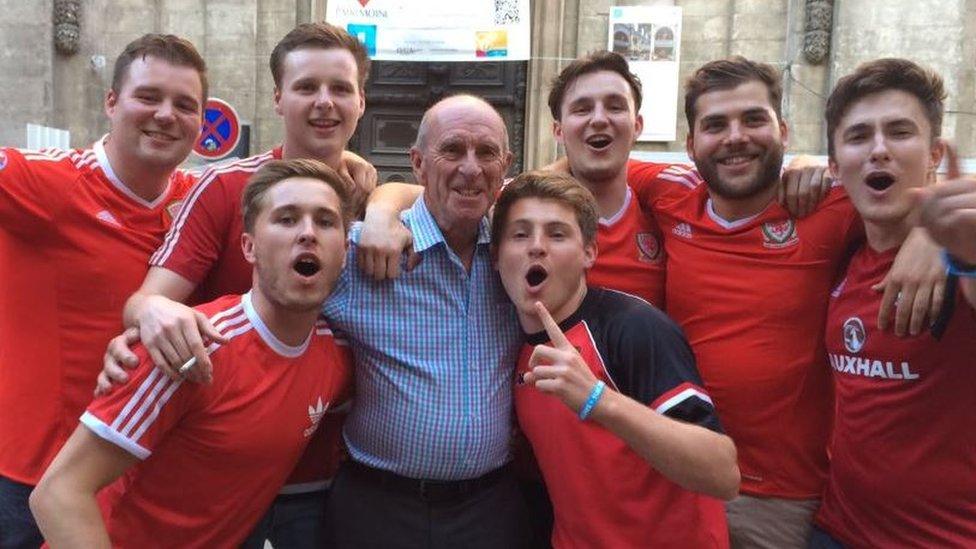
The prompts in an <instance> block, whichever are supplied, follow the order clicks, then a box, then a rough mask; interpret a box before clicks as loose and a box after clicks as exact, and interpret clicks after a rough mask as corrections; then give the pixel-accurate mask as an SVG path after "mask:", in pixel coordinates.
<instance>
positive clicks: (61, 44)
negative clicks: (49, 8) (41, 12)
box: [52, 0, 81, 55]
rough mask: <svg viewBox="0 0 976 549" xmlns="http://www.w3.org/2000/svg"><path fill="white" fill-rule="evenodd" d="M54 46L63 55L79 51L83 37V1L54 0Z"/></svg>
mask: <svg viewBox="0 0 976 549" xmlns="http://www.w3.org/2000/svg"><path fill="white" fill-rule="evenodd" d="M53 9H54V13H53V21H52V22H53V23H54V33H53V34H54V48H55V49H56V50H57V51H58V53H60V54H62V55H72V54H74V53H76V52H77V51H78V40H79V38H80V37H81V1H80V0H54V5H53Z"/></svg>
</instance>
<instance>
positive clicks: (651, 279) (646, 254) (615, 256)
mask: <svg viewBox="0 0 976 549" xmlns="http://www.w3.org/2000/svg"><path fill="white" fill-rule="evenodd" d="M596 243H597V250H598V251H597V256H596V263H594V264H593V267H592V268H590V270H589V271H587V273H586V281H587V283H588V284H589V285H591V286H601V287H604V288H611V289H614V290H619V291H621V292H626V293H628V294H631V295H636V296H638V297H640V298H642V299H644V300H645V301H647V302H649V303H651V304H652V305H655V306H656V307H658V308H660V309H663V308H664V269H665V258H664V249H663V247H662V246H661V231H660V230H658V228H657V224H656V223H655V222H654V220H653V219H652V218H651V217H650V216H646V215H644V214H643V213H642V212H641V210H640V207H639V206H638V204H637V200H636V199H635V198H634V194H633V191H631V189H630V188H629V187H628V188H627V198H626V201H625V202H624V205H623V207H622V208H621V209H620V211H619V212H617V213H616V214H615V215H614V216H612V217H611V218H609V219H605V218H600V225H599V228H598V230H597V235H596Z"/></svg>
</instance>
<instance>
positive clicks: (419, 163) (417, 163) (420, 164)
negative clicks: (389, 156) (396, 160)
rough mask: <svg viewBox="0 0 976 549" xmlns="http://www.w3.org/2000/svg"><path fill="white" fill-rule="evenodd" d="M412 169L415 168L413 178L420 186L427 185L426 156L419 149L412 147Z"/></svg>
mask: <svg viewBox="0 0 976 549" xmlns="http://www.w3.org/2000/svg"><path fill="white" fill-rule="evenodd" d="M410 167H411V168H413V178H414V179H416V180H417V184H418V185H426V184H427V182H426V181H424V177H423V173H424V155H423V153H422V152H420V149H418V148H417V147H410Z"/></svg>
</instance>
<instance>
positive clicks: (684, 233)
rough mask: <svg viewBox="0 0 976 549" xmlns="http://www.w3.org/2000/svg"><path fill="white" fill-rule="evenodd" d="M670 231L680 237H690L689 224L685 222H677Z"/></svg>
mask: <svg viewBox="0 0 976 549" xmlns="http://www.w3.org/2000/svg"><path fill="white" fill-rule="evenodd" d="M671 232H672V233H674V234H676V235H678V236H680V237H682V238H691V225H689V224H687V223H678V224H677V225H675V226H674V228H673V229H671Z"/></svg>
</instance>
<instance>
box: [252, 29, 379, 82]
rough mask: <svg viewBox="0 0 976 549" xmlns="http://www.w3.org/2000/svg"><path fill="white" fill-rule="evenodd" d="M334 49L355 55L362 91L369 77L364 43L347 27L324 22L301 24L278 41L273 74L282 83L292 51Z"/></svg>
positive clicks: (274, 51)
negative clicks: (288, 57)
mask: <svg viewBox="0 0 976 549" xmlns="http://www.w3.org/2000/svg"><path fill="white" fill-rule="evenodd" d="M332 48H338V49H343V50H348V51H349V53H351V54H352V56H353V59H355V60H356V69H357V70H358V71H359V89H360V91H362V90H363V88H364V87H365V86H366V78H367V77H368V76H369V56H368V55H367V54H366V48H365V47H364V46H363V44H362V42H360V41H359V40H358V39H357V38H355V37H354V36H352V35H350V34H349V33H348V32H346V31H345V30H344V29H342V28H340V27H337V26H335V25H333V24H331V23H326V22H325V21H319V22H317V23H302V24H301V25H298V26H297V27H295V28H294V29H292V30H291V32H289V33H288V34H286V35H285V37H284V38H282V39H281V40H279V41H278V43H277V44H276V45H275V47H274V50H272V51H271V61H270V64H271V76H272V78H274V83H275V86H278V87H280V86H281V76H282V72H283V71H284V67H283V65H284V63H285V57H286V56H287V55H288V54H289V53H291V52H293V51H295V50H303V49H323V50H327V49H332Z"/></svg>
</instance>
